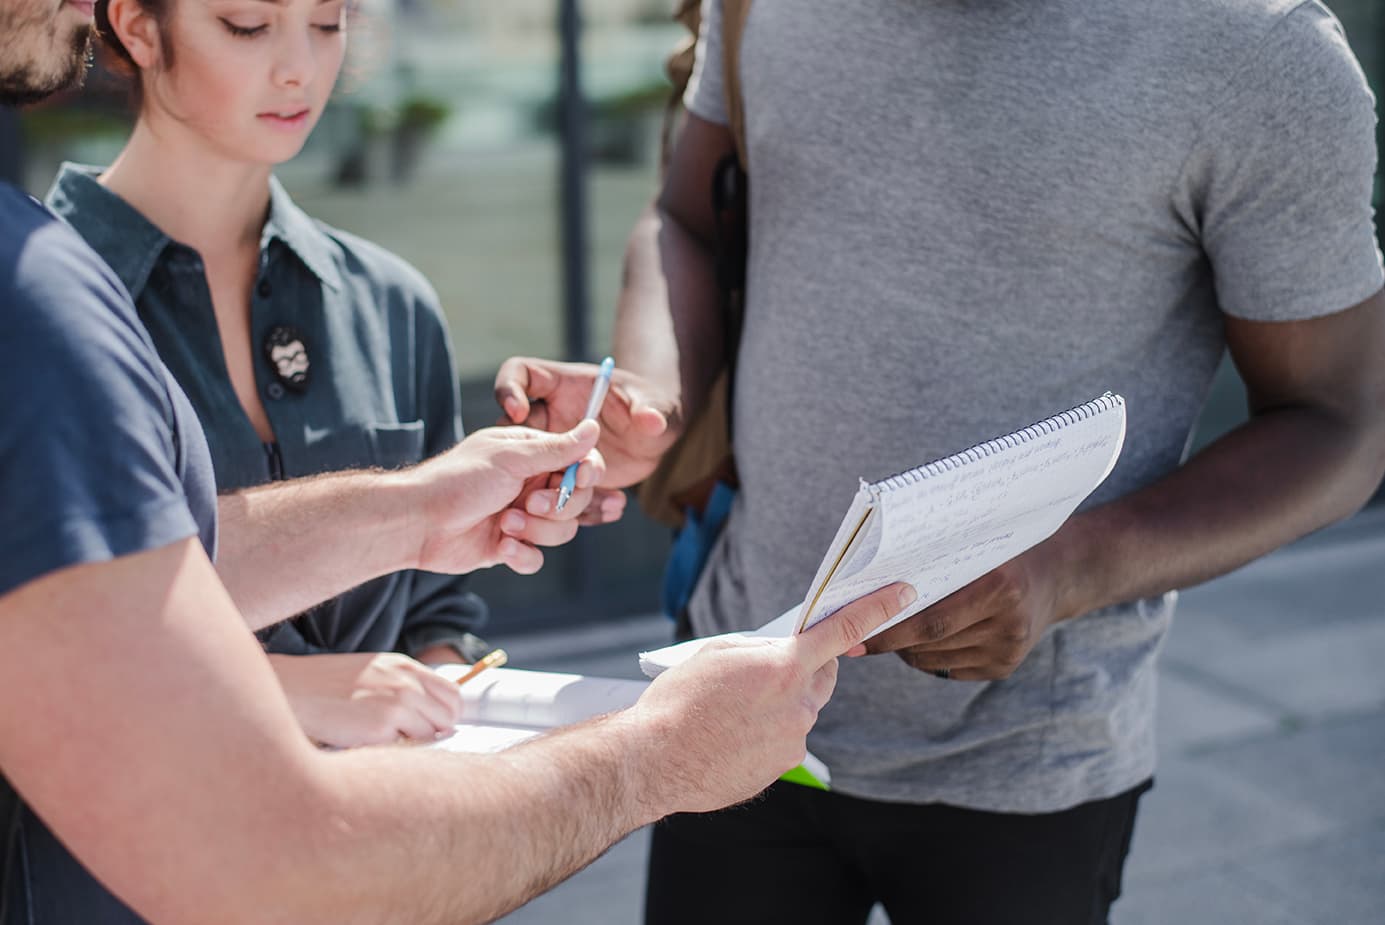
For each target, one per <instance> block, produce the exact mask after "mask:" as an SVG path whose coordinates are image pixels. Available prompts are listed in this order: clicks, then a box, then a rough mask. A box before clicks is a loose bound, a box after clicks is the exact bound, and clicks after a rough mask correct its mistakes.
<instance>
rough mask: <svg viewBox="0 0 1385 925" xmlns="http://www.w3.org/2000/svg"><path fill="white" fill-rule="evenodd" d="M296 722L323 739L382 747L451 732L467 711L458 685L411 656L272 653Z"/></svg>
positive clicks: (343, 745) (341, 744)
mask: <svg viewBox="0 0 1385 925" xmlns="http://www.w3.org/2000/svg"><path fill="white" fill-rule="evenodd" d="M269 662H270V665H272V666H273V668H274V672H275V674H277V675H278V676H279V684H280V685H281V686H282V687H283V689H284V693H285V694H287V695H288V700H289V706H291V707H292V708H293V712H294V715H295V716H296V717H297V718H298V724H299V725H300V726H302V727H303V731H304V732H305V733H307V735H308V737H309V738H310V739H313V740H314V741H316V742H320V743H322V744H323V745H334V746H337V747H339V748H351V747H354V746H357V745H384V744H388V743H390V742H396V741H398V740H399V739H400V737H405V738H410V739H422V740H429V739H433V738H435V737H436V736H437V735H438V734H439V733H444V732H450V731H451V730H452V727H453V726H455V725H456V724H457V722H458V720H460V719H461V714H462V699H461V697H460V696H458V694H457V685H455V684H453V683H452V682H451V681H448V680H447V679H446V678H443V677H441V676H439V675H438V674H436V673H435V672H433V671H431V670H430V669H428V668H427V667H425V666H424V665H422V664H420V663H419V662H416V661H414V660H413V659H411V658H409V657H408V656H407V655H399V654H397V653H394V652H352V653H347V654H341V655H337V654H331V655H271V656H270V657H269Z"/></svg>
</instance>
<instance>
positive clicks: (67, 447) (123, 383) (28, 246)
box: [0, 215, 198, 594]
mask: <svg viewBox="0 0 1385 925" xmlns="http://www.w3.org/2000/svg"><path fill="white" fill-rule="evenodd" d="M5 218H8V216H4V215H0V222H3V221H4V219H5ZM5 233H6V235H9V234H11V233H13V232H12V230H11V228H9V227H7V228H6V229H5ZM21 234H22V240H21V241H19V242H15V241H13V240H12V241H11V242H9V246H7V247H5V248H0V292H3V293H4V297H5V301H6V303H7V304H6V305H5V318H6V323H5V325H4V326H3V329H0V390H3V391H0V394H3V395H5V396H7V398H6V408H5V413H4V414H3V415H0V473H3V474H0V510H4V512H5V523H6V526H5V530H4V531H0V594H4V593H8V592H9V591H11V590H13V589H14V588H16V587H18V586H20V585H22V584H25V583H26V582H28V581H31V580H33V579H35V578H38V577H40V576H42V575H44V574H47V573H49V572H52V571H56V570H58V569H61V568H64V567H67V566H71V565H76V564H79V563H83V562H91V561H101V560H107V559H112V558H115V557H118V556H123V555H127V554H130V553H134V552H139V551H142V550H145V549H152V548H156V547H159V546H164V545H167V544H169V543H172V542H174V541H176V540H179V539H184V538H187V537H190V536H196V535H197V534H198V530H197V526H196V523H195V521H194V520H193V517H192V514H191V513H190V511H189V509H188V505H187V501H186V498H185V495H184V492H183V488H182V483H181V482H180V480H179V477H178V475H177V459H178V446H177V444H176V438H175V430H174V423H173V421H174V417H173V406H172V400H171V397H170V394H169V391H168V389H169V385H168V380H167V378H166V377H165V376H164V374H163V371H162V368H161V367H160V366H159V365H158V360H157V357H156V356H155V354H154V351H153V347H152V346H151V345H150V343H149V341H148V339H147V338H146V337H145V336H144V334H143V330H142V329H141V328H140V327H139V326H138V321H137V320H136V319H135V316H134V309H133V307H132V306H131V305H130V304H129V299H128V297H127V296H126V295H125V292H124V289H123V288H122V287H121V285H120V283H119V282H118V281H117V280H116V279H115V277H114V275H113V274H112V273H111V272H110V271H109V270H108V269H107V268H106V267H105V265H104V264H102V263H101V261H100V259H99V258H98V257H96V255H95V254H94V253H92V252H91V250H90V249H89V248H88V247H87V246H86V244H85V243H84V242H83V241H82V240H81V239H80V238H79V237H78V236H77V235H76V233H75V232H73V231H72V230H71V229H70V228H68V227H66V226H65V225H62V224H60V223H58V222H57V221H56V220H52V221H41V222H39V223H37V224H35V225H32V226H30V227H29V228H28V229H27V230H25V231H23V232H21ZM11 248H14V249H11ZM5 276H8V277H9V278H8V279H5V278H4V277H5Z"/></svg>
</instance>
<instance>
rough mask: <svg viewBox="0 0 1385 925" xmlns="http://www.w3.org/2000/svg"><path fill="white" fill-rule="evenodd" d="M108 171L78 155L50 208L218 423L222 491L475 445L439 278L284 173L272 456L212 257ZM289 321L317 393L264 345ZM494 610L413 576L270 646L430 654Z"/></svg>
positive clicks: (211, 423) (265, 260)
mask: <svg viewBox="0 0 1385 925" xmlns="http://www.w3.org/2000/svg"><path fill="white" fill-rule="evenodd" d="M98 174H99V170H97V169H94V168H88V167H77V166H74V165H70V164H68V165H64V166H63V168H62V171H61V172H60V173H59V174H58V178H57V180H56V181H55V182H54V184H53V187H52V189H51V190H49V192H48V205H49V207H50V208H52V209H53V211H55V212H57V213H58V214H59V215H60V216H62V217H63V218H65V219H66V220H67V221H68V222H70V223H71V224H72V225H73V226H74V227H75V228H76V229H77V231H78V232H79V233H80V234H81V235H82V237H84V238H86V240H87V242H88V243H90V244H91V246H92V247H93V248H94V249H95V250H96V252H97V253H98V254H100V255H101V256H102V257H103V258H104V259H105V260H106V262H107V263H109V264H110V266H111V268H112V269H113V270H115V273H116V275H117V276H119V277H120V279H121V281H122V282H123V283H124V284H125V287H126V288H127V289H129V291H130V295H131V297H132V298H133V299H134V302H135V306H136V307H137V308H138V310H139V316H140V319H141V320H142V321H143V322H144V324H145V326H146V327H147V328H148V329H149V334H150V336H151V337H152V338H153V340H154V345H155V347H156V348H157V349H158V351H159V354H160V356H161V357H162V358H163V361H164V363H165V364H166V365H167V366H168V368H169V369H170V370H171V371H172V373H173V375H174V376H175V377H176V378H177V380H178V382H179V384H180V385H182V387H183V389H184V390H185V391H186V392H187V394H188V398H190V399H191V400H192V404H193V407H194V408H195V409H196V411H197V416H198V418H199V419H200V420H201V422H202V427H203V429H204V430H205V431H206V434H207V443H208V445H209V446H210V448H211V454H212V463H213V466H214V467H215V470H216V483H217V488H218V490H219V491H232V490H235V489H239V488H246V487H249V486H252V485H260V484H263V483H265V482H268V481H271V480H272V479H275V478H295V477H298V476H305V475H316V474H318V473H322V472H331V471H336V470H340V469H354V468H362V467H372V466H378V467H381V468H395V467H398V466H406V465H409V464H411V463H416V462H419V461H420V460H423V459H425V458H427V457H429V456H432V455H433V454H435V453H439V452H442V451H443V450H446V449H447V448H448V447H450V446H452V445H453V444H455V443H456V442H457V441H458V440H460V439H461V437H462V422H461V415H460V412H459V410H458V388H457V377H456V372H455V371H454V369H453V365H452V351H451V345H450V343H449V341H448V336H447V325H446V322H445V320H444V318H443V315H442V311H441V309H440V308H439V305H438V299H437V295H436V294H435V293H434V292H433V289H432V287H431V286H430V285H429V284H428V282H427V280H425V279H424V278H423V276H422V275H421V274H420V273H419V272H418V271H417V270H415V269H414V268H413V267H411V266H409V265H408V264H407V263H405V262H404V261H403V260H401V259H400V258H399V257H396V256H395V255H394V254H391V253H389V252H388V251H386V250H384V249H383V248H381V247H378V246H376V245H374V244H371V243H370V242H368V241H364V240H362V239H360V238H358V237H355V236H354V235H350V234H347V233H345V232H342V231H338V230H337V229H334V228H331V227H328V226H327V225H324V224H322V223H321V222H317V221H315V220H313V219H312V218H309V217H308V215H307V214H305V213H304V212H303V210H301V209H300V208H298V206H296V205H295V204H294V203H293V201H292V200H291V199H290V198H289V196H288V194H287V193H285V192H284V189H283V187H282V186H280V185H279V183H278V181H271V191H270V211H269V218H268V220H267V221H266V222H265V227H264V232H263V234H262V235H261V239H260V268H259V273H258V277H257V279H256V281H255V287H254V291H253V297H252V303H251V309H250V323H251V346H252V349H253V351H254V353H255V358H254V363H255V382H256V385H257V386H258V388H259V390H260V397H261V399H262V400H263V403H264V408H265V413H266V414H267V415H268V416H269V421H270V424H271V425H272V427H273V430H274V436H275V442H276V444H277V454H273V453H270V452H267V451H266V447H265V445H264V444H263V443H262V442H261V440H260V438H259V435H258V434H257V433H256V432H255V428H254V426H253V425H252V424H251V423H250V419H249V418H248V417H247V416H246V414H245V412H244V410H243V409H242V407H241V404H240V401H239V399H238V398H237V397H236V394H235V391H234V390H233V389H232V387H231V380H230V377H229V375H228V373H227V370H226V364H225V359H224V355H223V353H222V348H221V337H220V335H219V333H218V331H217V324H216V317H215V315H214V314H213V311H212V300H211V293H210V290H209V289H208V287H207V280H206V272H205V269H204V267H203V265H202V259H201V257H200V256H199V255H198V254H197V252H196V251H194V250H193V249H192V248H190V247H187V246H185V245H182V244H180V243H178V242H177V241H174V240H172V239H170V238H169V237H168V236H167V235H166V234H164V233H163V232H162V231H161V230H159V229H158V228H157V227H155V226H154V225H153V224H152V223H151V222H150V221H149V220H148V219H146V218H145V217H144V216H143V215H142V214H141V213H139V212H138V211H136V210H135V209H134V208H133V207H132V206H131V205H130V204H129V203H127V202H125V200H123V199H121V198H120V197H119V196H117V195H115V194H114V193H112V192H111V191H110V190H108V189H106V188H105V187H104V186H102V185H101V184H100V183H98V182H97V180H96V177H97V175H98ZM275 329H281V330H284V329H292V332H293V334H294V336H295V337H296V338H297V339H299V340H301V341H302V343H303V344H304V346H305V347H306V352H307V357H308V364H309V366H308V379H307V382H306V385H305V386H304V387H303V388H302V390H301V391H295V390H294V389H292V388H289V387H286V386H285V384H284V383H283V382H282V381H281V380H280V379H279V378H278V377H277V376H276V371H275V368H274V366H273V365H272V364H271V362H270V359H269V357H268V356H267V355H266V352H265V351H262V350H261V349H260V346H261V344H263V343H264V342H265V339H266V338H267V337H269V336H270V334H271V332H273V331H274V330H275ZM276 455H277V459H276V458H275V456H276ZM340 541H341V542H344V543H350V542H355V541H356V539H355V538H353V537H349V536H347V537H341V540H340ZM293 567H294V566H293V560H292V558H291V557H290V558H288V559H286V560H285V561H284V562H283V568H284V575H282V576H274V579H273V580H276V581H292V580H293V579H292V575H293ZM266 577H267V579H268V578H269V576H266ZM484 619H485V606H484V604H483V603H482V602H481V601H480V599H479V598H477V597H476V596H475V595H474V594H471V593H470V592H468V591H466V590H465V588H464V587H463V579H462V578H459V577H454V576H444V575H434V574H431V573H428V572H412V571H411V572H399V573H396V574H393V575H387V576H385V577H383V578H378V579H376V580H374V581H370V582H367V583H366V584H364V585H361V586H359V587H357V588H355V589H353V590H351V591H348V592H346V593H345V594H343V595H341V596H340V597H338V598H336V599H334V600H332V601H329V602H327V603H325V604H322V605H320V606H318V607H316V608H314V609H313V610H312V611H309V612H308V613H307V614H304V615H303V616H300V617H298V618H297V619H295V620H293V621H291V622H289V623H284V624H280V625H279V626H278V627H275V628H274V629H272V630H269V631H266V632H265V633H263V634H262V637H261V638H262V639H263V640H264V642H265V646H266V648H267V649H268V650H269V651H271V652H281V653H288V654H306V653H312V652H371V651H394V650H397V651H403V652H408V653H414V652H419V651H421V650H423V649H424V648H427V647H428V646H430V645H434V644H437V643H450V644H453V645H458V644H461V643H462V641H463V637H464V636H465V634H466V633H468V632H471V631H474V630H475V629H476V628H477V627H478V626H479V625H480V623H481V622H482V621H484Z"/></svg>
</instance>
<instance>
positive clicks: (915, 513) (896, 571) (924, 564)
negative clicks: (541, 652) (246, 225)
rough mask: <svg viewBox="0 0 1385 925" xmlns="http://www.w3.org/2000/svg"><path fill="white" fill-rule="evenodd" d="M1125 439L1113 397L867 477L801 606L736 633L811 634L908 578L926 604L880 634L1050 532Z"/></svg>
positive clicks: (660, 662)
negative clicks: (843, 610) (849, 606)
mask: <svg viewBox="0 0 1385 925" xmlns="http://www.w3.org/2000/svg"><path fill="white" fill-rule="evenodd" d="M1124 439H1125V402H1124V400H1123V399H1121V397H1120V396H1118V395H1111V394H1109V393H1108V394H1106V395H1104V396H1102V397H1101V398H1098V399H1096V400H1094V401H1090V402H1088V403H1086V404H1084V405H1080V406H1078V407H1076V408H1073V409H1071V410H1069V411H1065V412H1063V413H1062V414H1059V415H1055V416H1054V417H1051V418H1048V419H1046V420H1044V421H1040V422H1039V423H1037V424H1034V425H1033V426H1031V427H1026V428H1024V429H1023V430H1019V431H1016V432H1014V433H1012V434H1007V435H1006V436H1004V437H1000V438H997V439H995V440H991V441H988V442H986V443H982V444H978V445H977V446H974V447H972V448H971V449H969V450H965V451H963V452H961V453H957V454H955V455H953V456H949V457H946V458H945V459H940V460H938V461H936V462H933V463H929V464H928V465H925V466H920V467H919V468H916V469H911V470H909V471H908V472H904V473H901V474H899V475H896V476H893V477H891V478H888V479H883V480H881V481H878V482H873V483H867V482H865V481H862V482H861V487H860V489H859V490H858V491H857V492H856V496H855V498H854V499H853V500H852V503H851V506H850V508H848V510H847V512H846V515H845V516H844V517H843V518H842V522H841V525H840V526H839V527H838V528H837V534H836V537H835V538H834V539H833V541H832V544H831V546H830V547H829V548H828V551H827V554H826V555H825V556H824V557H823V560H822V563H821V565H819V566H818V570H817V574H816V576H814V578H813V582H812V584H811V586H810V587H809V589H808V594H807V595H806V597H805V598H804V600H803V602H802V603H801V604H796V605H794V607H792V608H790V609H789V610H788V611H786V612H785V613H784V614H781V615H780V616H779V617H778V618H776V619H775V620H773V621H771V622H770V623H768V624H766V625H764V626H762V627H760V628H759V629H758V630H754V631H752V632H750V633H746V634H731V635H749V636H759V637H764V636H787V635H790V634H792V633H797V632H802V631H803V630H804V629H805V628H806V627H808V626H812V625H813V624H814V623H816V622H818V621H819V620H821V619H823V618H824V617H826V616H827V615H829V614H831V613H832V612H834V611H835V610H837V609H838V608H839V607H841V606H842V605H843V604H846V603H848V602H849V601H852V600H855V599H856V598H858V597H861V596H862V595H864V594H868V593H870V592H871V591H874V590H875V589H876V588H879V587H882V586H883V585H886V584H889V583H890V582H893V581H904V582H908V583H909V584H911V585H913V586H914V588H915V589H916V590H917V591H918V601H917V602H916V603H915V604H914V606H913V607H911V608H909V609H907V610H906V611H904V612H903V613H901V614H900V615H898V616H897V617H895V618H894V619H893V620H891V621H890V622H888V623H886V624H885V625H884V626H882V627H881V628H880V629H879V630H877V631H876V632H877V633H879V632H881V631H883V630H885V629H887V628H889V627H890V626H894V625H895V624H897V623H899V622H900V621H902V620H905V619H907V618H908V617H911V616H913V615H914V614H916V613H918V612H919V611H920V610H923V609H924V608H925V607H927V606H929V605H930V604H932V603H934V602H936V601H937V600H939V599H940V598H943V597H946V596H947V595H948V594H951V593H952V592H953V591H956V590H957V589H959V588H961V587H963V586H965V585H967V584H968V583H970V582H972V581H974V580H975V579H977V578H979V577H981V576H982V575H984V574H986V573H987V572H989V571H990V570H992V569H994V568H996V567H997V566H999V565H1001V564H1003V563H1005V562H1008V561H1009V560H1010V559H1012V558H1014V557H1015V556H1018V555H1019V554H1020V553H1022V552H1024V551H1025V550H1027V549H1029V548H1031V547H1032V546H1034V545H1036V544H1038V543H1040V542H1042V541H1043V540H1045V539H1047V538H1048V537H1050V536H1052V535H1053V534H1054V533H1055V532H1056V531H1057V530H1058V528H1059V527H1061V526H1062V524H1063V522H1064V521H1066V520H1067V519H1068V517H1069V516H1071V514H1072V512H1073V511H1074V510H1076V508H1077V506H1078V505H1079V504H1081V503H1082V501H1083V500H1084V499H1085V498H1086V497H1087V496H1088V495H1090V494H1091V493H1092V491H1094V490H1095V489H1096V487H1097V486H1098V485H1100V484H1101V483H1102V481H1104V480H1105V478H1106V476H1107V475H1108V474H1110V472H1111V469H1112V468H1114V467H1115V464H1116V459H1117V458H1118V457H1119V455H1120V450H1121V446H1122V444H1123V442H1124ZM872 635H874V634H872ZM713 638H715V637H713ZM705 642H706V639H694V640H689V641H688V642H684V643H679V644H678V645H674V646H669V647H667V648H664V649H659V650H657V651H655V652H646V653H642V654H641V655H640V667H641V668H642V669H643V670H644V672H645V673H646V674H648V675H650V676H651V677H652V676H655V675H657V674H659V673H660V672H661V671H663V670H664V669H666V668H668V667H670V666H672V665H675V664H677V663H678V662H680V661H682V660H683V659H685V658H687V657H689V656H690V655H691V654H692V653H693V652H695V651H696V650H697V649H699V648H701V647H702V645H703V644H705Z"/></svg>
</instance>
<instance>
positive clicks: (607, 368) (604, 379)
mask: <svg viewBox="0 0 1385 925" xmlns="http://www.w3.org/2000/svg"><path fill="white" fill-rule="evenodd" d="M615 368H616V361H615V360H613V359H611V358H610V357H607V358H606V359H604V360H602V361H601V370H600V372H598V373H597V374H596V382H594V383H592V397H591V398H590V399H588V400H587V413H586V414H584V415H582V420H584V421H585V420H587V419H588V418H593V419H594V418H595V417H596V416H597V414H598V413H600V411H601V403H602V402H604V401H605V400H606V392H607V390H608V389H610V387H611V373H612V372H613V371H614V370H615ZM577 465H578V464H577V463H573V464H572V465H570V466H568V467H567V471H565V472H564V473H563V483H562V485H560V486H559V487H558V510H560V511H561V510H562V509H563V506H564V505H565V504H567V502H568V499H569V498H571V497H572V490H573V489H574V488H576V487H577Z"/></svg>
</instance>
